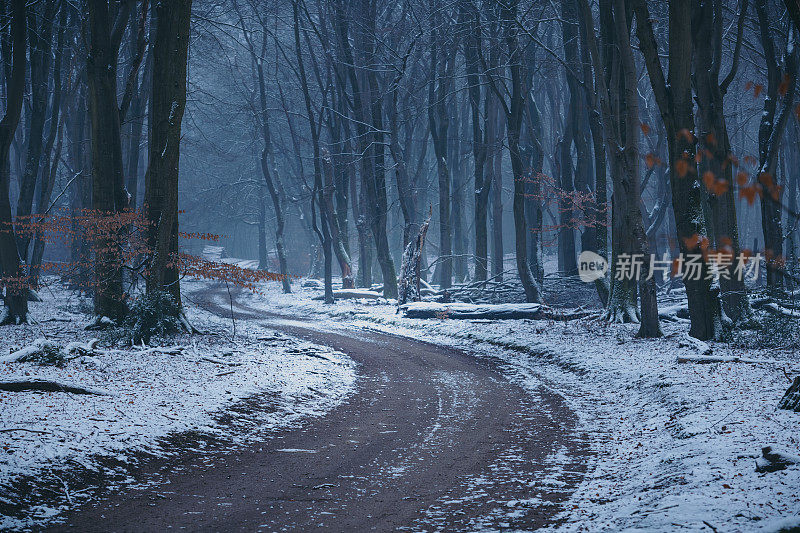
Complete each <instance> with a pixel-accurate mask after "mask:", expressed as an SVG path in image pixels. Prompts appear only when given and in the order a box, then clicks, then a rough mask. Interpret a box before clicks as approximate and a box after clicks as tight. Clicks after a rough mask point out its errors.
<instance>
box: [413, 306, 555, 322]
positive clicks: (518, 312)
mask: <svg viewBox="0 0 800 533" xmlns="http://www.w3.org/2000/svg"><path fill="white" fill-rule="evenodd" d="M400 308H401V309H402V310H403V313H404V315H405V316H406V317H407V318H452V319H462V320H463V319H484V320H514V319H522V318H527V319H532V320H537V319H541V318H545V317H544V312H543V311H544V310H543V306H542V305H541V304H480V305H473V304H465V303H436V302H411V303H407V304H404V305H402V306H401V307H400Z"/></svg>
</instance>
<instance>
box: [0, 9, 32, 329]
mask: <svg viewBox="0 0 800 533" xmlns="http://www.w3.org/2000/svg"><path fill="white" fill-rule="evenodd" d="M5 7H7V8H8V11H9V14H10V16H11V28H10V31H9V33H8V34H7V33H6V31H5V30H3V35H2V40H3V43H2V49H3V56H4V57H5V58H9V57H10V59H11V61H12V65H11V72H10V75H7V76H6V113H5V115H4V116H3V119H2V121H0V270H2V272H0V274H2V276H3V277H2V278H0V280H2V284H1V285H0V286H5V289H6V294H5V300H4V302H5V307H6V316H5V319H4V320H3V321H2V323H3V324H18V323H22V322H27V320H28V299H27V295H28V290H27V285H26V284H25V283H24V280H23V277H24V272H23V271H22V268H21V265H20V260H19V253H18V251H17V245H16V242H15V240H14V221H13V219H12V217H11V199H10V197H9V194H10V190H9V189H10V187H9V185H10V182H11V159H10V155H11V143H12V142H13V141H14V135H15V133H16V131H17V125H18V124H19V119H20V116H21V115H22V100H23V98H24V95H25V33H26V31H27V30H26V20H25V0H13V1H12V2H9V3H7V4H5ZM9 52H10V54H9ZM6 60H8V59H6Z"/></svg>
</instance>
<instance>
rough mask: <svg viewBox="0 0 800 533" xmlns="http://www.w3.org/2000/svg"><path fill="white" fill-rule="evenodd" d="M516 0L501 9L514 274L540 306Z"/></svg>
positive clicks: (524, 90) (531, 298)
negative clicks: (531, 261) (532, 252)
mask: <svg viewBox="0 0 800 533" xmlns="http://www.w3.org/2000/svg"><path fill="white" fill-rule="evenodd" d="M517 6H518V1H517V0H509V1H508V2H506V3H504V4H503V5H502V6H501V9H500V11H501V19H502V22H503V26H504V28H503V33H504V35H503V38H504V41H505V44H506V47H507V49H508V55H509V70H510V71H511V105H510V106H509V109H508V115H507V119H506V131H507V133H508V136H507V138H508V152H509V155H510V156H511V168H512V171H513V173H514V204H513V209H514V237H515V248H516V261H517V273H518V274H519V277H520V280H521V281H522V287H523V289H524V290H525V300H526V301H528V302H540V301H541V299H542V291H541V287H539V284H538V283H537V282H536V280H535V279H534V277H533V274H532V273H531V269H530V267H529V266H528V251H527V243H528V227H527V224H526V221H525V180H524V173H525V168H524V166H523V162H522V156H521V154H520V151H519V141H520V130H521V128H522V115H523V112H524V109H525V100H526V94H527V91H526V89H525V88H524V87H523V86H522V85H523V75H522V68H523V66H522V51H521V49H520V46H519V37H518V36H517V24H516V16H517Z"/></svg>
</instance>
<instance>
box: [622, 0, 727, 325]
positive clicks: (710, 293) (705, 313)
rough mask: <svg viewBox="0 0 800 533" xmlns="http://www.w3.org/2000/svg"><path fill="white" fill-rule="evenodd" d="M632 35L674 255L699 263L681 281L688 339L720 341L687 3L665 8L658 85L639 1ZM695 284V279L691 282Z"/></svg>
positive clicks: (654, 52)
mask: <svg viewBox="0 0 800 533" xmlns="http://www.w3.org/2000/svg"><path fill="white" fill-rule="evenodd" d="M633 4H634V9H635V11H636V19H637V24H636V27H637V33H638V36H639V42H640V47H641V49H642V53H643V54H644V57H645V65H646V67H647V72H648V74H649V77H650V83H651V85H652V86H653V91H654V93H655V97H656V102H657V103H658V107H659V110H660V112H661V118H662V120H663V121H664V127H665V129H666V132H667V148H668V150H667V151H668V154H669V161H670V184H671V186H672V208H673V211H674V212H675V225H676V233H677V241H678V246H679V248H680V252H681V253H682V254H683V255H684V257H685V258H687V259H688V257H689V255H692V256H697V257H699V262H700V272H699V276H692V278H693V279H689V278H687V277H686V276H684V280H683V282H684V285H685V286H686V296H687V299H688V303H689V315H690V317H691V327H690V330H689V334H690V335H691V336H693V337H695V338H698V339H701V340H708V339H717V338H719V337H720V336H721V335H722V309H721V306H720V301H719V288H718V287H713V286H712V283H711V280H710V279H706V278H707V277H708V276H707V273H708V272H709V264H708V261H707V260H706V258H705V257H703V256H702V254H701V248H700V245H701V244H702V243H705V242H708V231H707V226H706V220H705V215H704V213H703V198H702V189H701V184H700V178H699V176H698V174H697V163H696V159H695V138H694V135H693V133H692V132H693V131H694V126H695V124H694V104H693V102H692V88H691V70H692V68H691V67H692V16H691V15H692V14H691V2H690V0H670V3H669V74H668V78H667V80H665V79H664V72H663V70H662V68H661V60H660V58H659V56H658V47H657V44H656V41H655V35H654V33H653V27H652V23H651V21H650V14H649V12H648V9H647V4H646V2H644V0H633ZM698 277H699V278H700V279H696V278H698Z"/></svg>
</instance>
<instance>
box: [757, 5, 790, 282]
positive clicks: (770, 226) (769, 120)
mask: <svg viewBox="0 0 800 533" xmlns="http://www.w3.org/2000/svg"><path fill="white" fill-rule="evenodd" d="M768 8H769V2H768V1H767V0H756V12H757V13H758V23H759V28H760V30H761V31H760V33H761V45H762V47H763V49H764V57H765V60H766V64H767V89H766V98H765V99H764V112H763V113H762V114H761V124H760V126H759V129H758V153H759V165H758V175H757V179H758V186H759V187H760V188H761V194H760V199H761V228H762V231H763V234H764V255H765V257H766V260H767V286H768V287H769V289H770V290H779V289H782V288H783V285H784V283H783V276H784V266H785V258H784V257H783V224H782V223H781V203H780V202H781V195H782V192H783V191H782V188H781V186H780V184H779V183H778V175H777V172H776V171H777V168H778V152H779V151H780V146H781V142H782V140H783V134H784V132H785V131H786V124H787V123H788V119H789V116H790V115H791V113H792V102H793V100H794V94H795V91H796V88H797V75H798V62H800V58H798V50H797V48H798V43H797V41H796V36H797V34H798V33H800V30H798V31H793V32H790V36H789V43H788V46H787V51H786V61H785V63H786V72H784V73H782V72H781V71H780V68H779V67H778V57H777V52H776V50H775V43H774V42H773V37H772V29H771V28H770V21H769V14H768ZM784 79H785V80H788V87H786V89H785V90H784V91H782V92H783V94H781V95H780V96H782V98H779V92H781V89H780V85H781V84H782V83H784ZM780 101H782V103H783V106H782V107H779V105H778V104H779V103H780Z"/></svg>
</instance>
